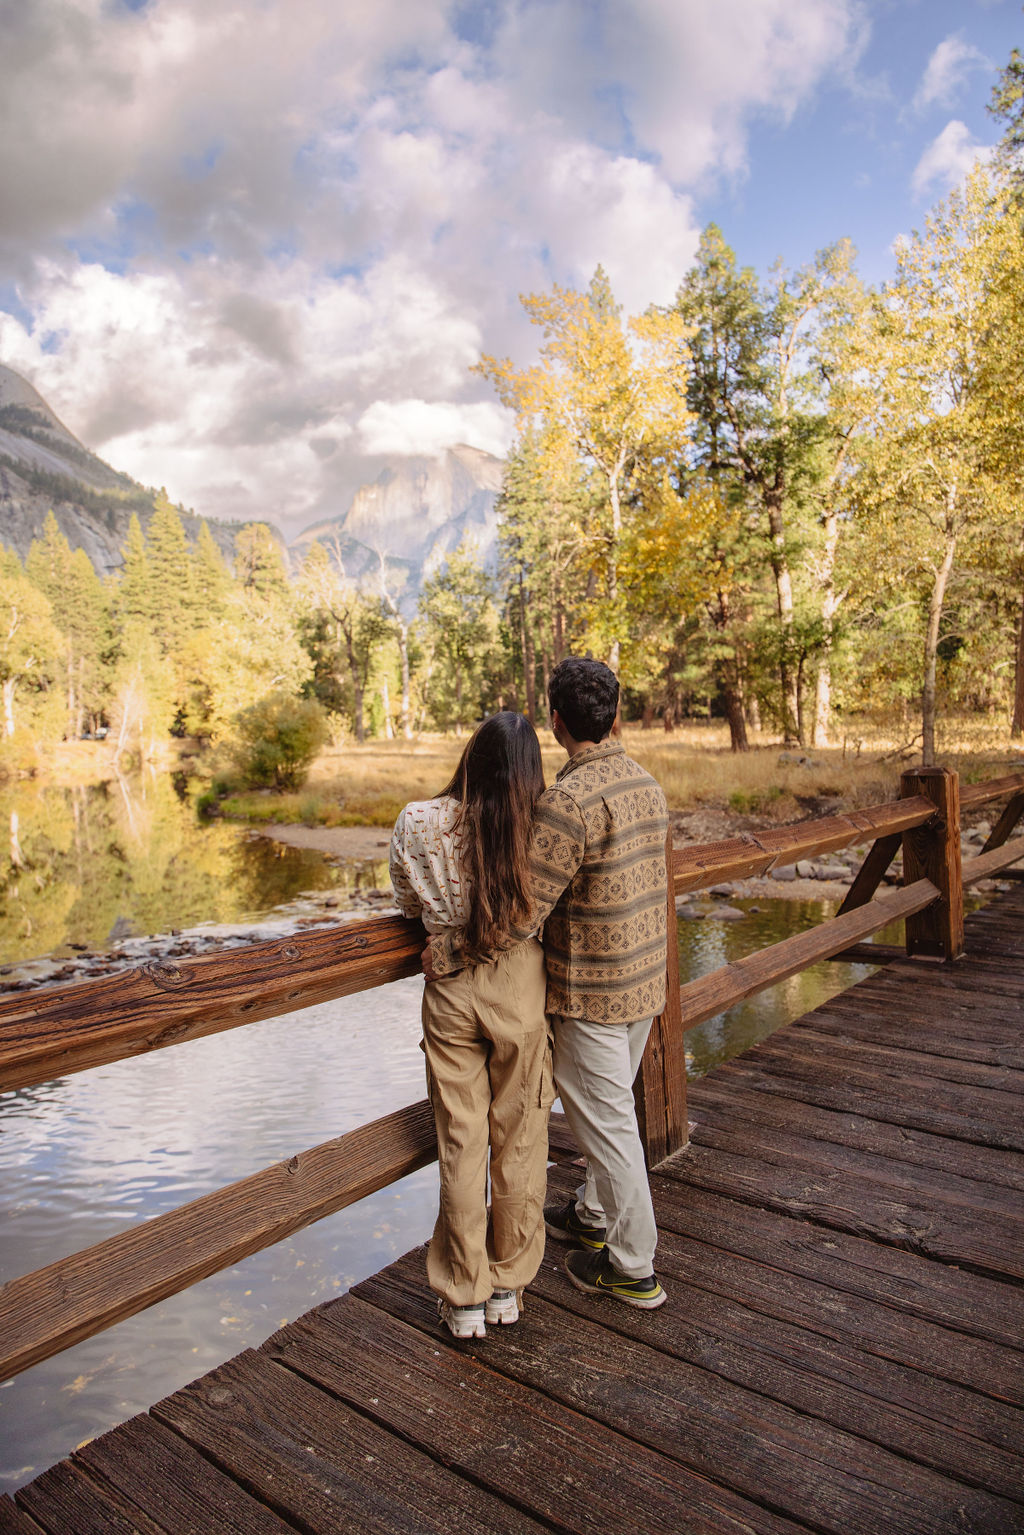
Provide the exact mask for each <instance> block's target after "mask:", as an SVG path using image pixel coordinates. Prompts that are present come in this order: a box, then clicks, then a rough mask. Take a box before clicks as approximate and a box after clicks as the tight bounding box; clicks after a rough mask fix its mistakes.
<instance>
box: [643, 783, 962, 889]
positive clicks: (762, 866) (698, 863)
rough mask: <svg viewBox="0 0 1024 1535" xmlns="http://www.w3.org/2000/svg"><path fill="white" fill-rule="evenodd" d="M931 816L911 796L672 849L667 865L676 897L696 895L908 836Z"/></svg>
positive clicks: (930, 809)
mask: <svg viewBox="0 0 1024 1535" xmlns="http://www.w3.org/2000/svg"><path fill="white" fill-rule="evenodd" d="M934 814H935V806H934V804H933V803H932V801H931V800H930V799H926V798H925V797H924V795H923V794H915V795H913V796H912V797H911V798H909V799H899V800H891V801H890V802H889V803H888V804H886V805H876V806H874V807H873V808H872V809H869V810H851V811H849V812H848V813H847V814H846V815H830V816H822V817H820V818H819V819H818V820H816V821H797V822H795V823H794V824H792V825H790V826H779V827H777V828H773V829H772V830H771V831H762V832H758V833H757V835H756V836H755V835H753V834H752V833H751V834H749V835H747V836H743V837H732V838H730V839H729V840H728V841H726V842H703V843H698V844H695V845H694V846H693V847H683V848H678V849H677V850H676V853H675V856H674V858H673V861H672V873H673V879H674V882H675V890H676V894H677V895H682V894H684V893H685V892H687V891H690V890H702V889H705V888H706V887H707V886H708V885H713V884H715V883H716V882H717V881H718V880H725V879H752V878H756V877H757V876H759V875H764V874H769V873H770V872H771V871H772V869H781V868H784V867H785V866H786V865H787V864H791V863H796V862H797V861H798V860H799V859H801V858H816V857H818V856H820V855H821V854H822V853H837V852H839V850H840V849H841V848H844V847H849V846H850V844H851V843H853V842H874V841H875V840H876V839H877V838H879V837H888V836H893V835H897V834H899V833H901V832H905V831H910V830H911V828H912V827H915V826H923V825H924V823H925V822H926V821H930V820H931V818H932V816H934Z"/></svg>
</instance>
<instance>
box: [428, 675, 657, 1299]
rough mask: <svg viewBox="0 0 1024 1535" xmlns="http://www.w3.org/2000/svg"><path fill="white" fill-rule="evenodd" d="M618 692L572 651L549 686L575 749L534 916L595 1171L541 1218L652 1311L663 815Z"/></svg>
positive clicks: (559, 1077)
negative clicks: (632, 747) (619, 718)
mask: <svg viewBox="0 0 1024 1535" xmlns="http://www.w3.org/2000/svg"><path fill="white" fill-rule="evenodd" d="M618 699H619V684H618V682H617V681H616V678H615V674H614V673H613V672H612V671H611V670H610V669H609V668H608V667H607V666H605V665H604V664H603V663H602V662H600V661H592V660H583V659H579V658H575V657H572V658H568V659H566V660H565V661H563V662H562V663H561V664H560V665H559V666H557V667H556V668H555V671H554V672H553V673H552V676H551V681H550V684H549V687H548V703H549V708H550V717H551V728H552V730H553V732H554V735H555V739H556V740H557V741H558V743H559V745H560V746H562V747H563V748H564V750H565V751H566V753H567V754H568V759H569V760H568V761H567V762H566V764H565V766H564V767H563V768H562V770H561V772H560V773H559V774H558V777H557V779H556V781H555V783H554V784H553V785H552V787H551V788H550V789H547V790H545V792H544V794H543V795H542V796H541V798H540V800H539V801H538V804H537V810H536V821H535V826H534V833H533V846H532V855H531V863H530V870H531V879H532V884H533V896H534V901H535V910H534V913H533V916H534V927H536V926H537V925H538V924H539V923H541V922H544V924H545V928H544V952H545V959H546V965H547V978H548V979H547V1011H548V1013H549V1015H550V1017H551V1022H552V1027H553V1032H554V1072H555V1084H556V1086H557V1088H558V1092H559V1096H560V1097H561V1100H562V1105H563V1107H564V1109H565V1113H566V1117H567V1119H568V1121H569V1126H570V1128H571V1130H572V1132H573V1135H574V1136H575V1138H576V1142H577V1144H578V1145H579V1146H580V1148H581V1150H582V1151H583V1152H584V1155H585V1156H586V1162H587V1171H586V1177H585V1180H584V1182H583V1184H582V1185H581V1187H580V1188H579V1189H578V1190H577V1191H576V1195H575V1196H574V1197H573V1198H572V1199H570V1200H569V1202H568V1204H567V1205H566V1206H565V1207H564V1208H557V1207H555V1208H549V1209H546V1210H545V1211H544V1220H545V1224H546V1226H547V1229H548V1232H549V1233H550V1235H551V1236H553V1237H555V1238H556V1240H558V1241H563V1242H572V1243H574V1244H576V1245H577V1247H578V1249H579V1250H577V1251H573V1252H570V1253H569V1254H568V1256H567V1258H566V1261H565V1266H566V1270H567V1272H568V1274H569V1278H570V1279H571V1280H572V1282H573V1284H574V1285H575V1286H576V1287H577V1289H580V1290H584V1291H587V1292H588V1293H590V1294H595V1295H611V1296H614V1297H615V1298H616V1299H618V1300H621V1301H625V1302H626V1303H627V1304H629V1305H632V1306H639V1307H642V1308H643V1309H645V1310H653V1309H654V1308H655V1307H657V1306H660V1305H663V1304H664V1302H665V1300H666V1295H665V1291H664V1290H663V1289H662V1286H661V1284H660V1283H659V1281H658V1279H657V1277H656V1275H655V1273H654V1251H655V1247H656V1245H657V1230H656V1227H655V1222H654V1207H653V1205H652V1203H651V1194H650V1188H649V1186H648V1182H647V1170H646V1166H645V1163H644V1154H643V1146H642V1144H641V1141H640V1133H639V1130H638V1128H637V1122H636V1111H635V1108H634V1104H633V1079H634V1077H635V1076H636V1073H637V1071H638V1070H639V1066H640V1059H641V1057H642V1055H643V1051H644V1046H645V1045H646V1043H647V1038H648V1035H649V1034H650V1031H651V1024H652V1022H653V1019H654V1017H655V1015H656V1014H658V1013H660V1012H661V1011H662V1010H663V1008H664V1005H665V944H666V920H665V919H666V869H665V837H666V833H667V830H668V812H667V808H666V805H665V796H664V794H663V793H662V791H661V789H660V788H659V786H658V784H657V783H656V782H655V780H654V779H653V778H652V777H651V776H650V774H649V773H646V772H645V771H644V769H643V768H641V767H639V766H638V764H637V763H635V762H634V761H633V760H632V759H631V758H630V757H628V756H627V755H626V752H625V750H624V748H623V747H622V745H621V744H620V743H619V742H618V741H613V740H611V739H610V734H611V729H612V725H613V724H614V721H615V714H616V710H617V707H618ZM523 936H525V935H523V934H510V941H512V942H517V941H521V939H522V937H523ZM424 968H425V969H426V970H427V973H428V975H430V976H432V977H437V976H441V975H447V974H449V973H451V972H452V971H453V970H457V969H459V968H460V959H459V953H458V934H445V935H441V936H438V937H435V938H433V939H431V942H430V949H429V955H425V956H424Z"/></svg>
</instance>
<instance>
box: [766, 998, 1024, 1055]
mask: <svg viewBox="0 0 1024 1535" xmlns="http://www.w3.org/2000/svg"><path fill="white" fill-rule="evenodd" d="M929 1000H930V999H922V998H919V997H916V996H915V997H913V998H910V997H908V998H907V1005H906V1006H905V1007H902V1008H900V1010H899V1016H898V1017H896V1018H894V1017H893V1008H892V1006H891V1005H885V1004H883V1003H882V1002H881V1000H879V999H878V998H873V997H864V996H859V995H853V996H851V995H850V994H849V993H843V992H840V993H839V995H838V996H835V997H832V998H830V1000H829V1001H828V1002H827V1003H825V1004H824V1005H823V1006H821V1007H819V1008H816V1009H815V1011H814V1012H813V1013H808V1014H807V1016H806V1020H805V1019H803V1018H798V1019H796V1020H795V1022H794V1023H793V1025H792V1027H793V1028H794V1029H802V1028H803V1027H804V1024H805V1021H806V1023H807V1025H808V1026H809V1027H810V1028H811V1029H813V1031H814V1033H815V1034H817V1035H821V1034H838V1035H843V1036H848V1037H850V1038H853V1039H859V1040H862V1041H863V1042H864V1043H866V1044H875V1045H881V1046H883V1047H885V1048H892V1047H894V1046H895V1045H897V1044H899V1042H900V1041H901V1040H906V1041H907V1043H908V1045H911V1046H912V1048H913V1049H914V1050H915V1051H918V1052H921V1053H923V1054H925V1055H938V1056H942V1057H945V1058H952V1059H956V1060H962V1061H977V1062H980V1063H982V1064H984V1065H989V1066H1011V1067H1013V1068H1014V1070H1015V1071H1018V1072H1021V1071H1024V1034H1022V1031H1021V1030H1020V1029H1019V1028H1014V1027H1013V1026H1011V1025H1008V1024H1007V1023H1006V1022H1005V1021H1003V1022H1000V1021H999V1020H998V1018H997V1017H995V1016H993V1014H992V1013H989V1012H987V1011H985V1010H983V1009H980V1008H977V1007H973V1008H956V1007H954V1006H952V1005H949V1006H945V1007H942V1008H941V1009H939V1008H937V1007H934V1006H929V1005H928V1001H929Z"/></svg>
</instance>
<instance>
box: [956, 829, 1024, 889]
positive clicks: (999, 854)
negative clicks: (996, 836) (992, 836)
mask: <svg viewBox="0 0 1024 1535" xmlns="http://www.w3.org/2000/svg"><path fill="white" fill-rule="evenodd" d="M1022 858H1024V837H1016V838H1015V839H1014V840H1013V841H1012V842H1004V843H1003V844H1002V846H1000V847H994V848H993V849H992V851H991V852H990V853H978V854H977V856H976V857H974V858H965V859H964V865H963V880H964V884H965V885H973V884H974V883H975V881H977V880H979V879H991V877H992V876H993V874H998V873H999V872H1000V870H1001V869H1008V868H1009V867H1010V865H1011V864H1013V863H1019V862H1020V860H1021V859H1022Z"/></svg>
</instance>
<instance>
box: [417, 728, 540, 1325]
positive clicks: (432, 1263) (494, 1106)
mask: <svg viewBox="0 0 1024 1535" xmlns="http://www.w3.org/2000/svg"><path fill="white" fill-rule="evenodd" d="M543 788H544V776H543V770H542V768H541V760H540V745H539V743H538V740H537V732H536V731H535V730H534V728H533V726H532V725H531V724H530V722H529V721H528V720H527V719H526V718H525V717H524V716H523V715H521V714H513V713H511V712H510V711H508V710H505V711H503V712H502V713H501V714H495V715H492V716H491V718H490V719H487V720H484V722H483V724H482V725H480V726H479V727H478V728H477V730H476V731H475V732H474V734H473V736H472V738H471V740H470V742H469V744H468V746H467V747H466V749H465V751H464V752H463V754H462V760H461V761H460V763H459V765H458V767H457V768H456V770H455V776H454V777H453V778H452V781H451V783H449V784H448V785H447V787H446V788H445V789H444V790H442V792H441V793H440V794H439V795H438V796H437V798H436V799H432V800H421V801H417V802H415V803H413V804H411V805H406V807H405V809H404V810H403V811H402V813H401V815H400V816H399V817H398V820H397V822H396V823H395V831H394V836H393V837H392V839H391V881H392V884H393V885H394V887H395V896H396V899H397V901H398V905H399V907H400V909H401V911H402V912H403V914H404V915H405V916H407V917H422V918H423V924H424V926H425V927H426V928H427V930H428V932H431V933H436V932H442V931H443V930H444V929H445V928H450V927H454V928H461V929H463V930H464V939H463V950H464V952H465V953H466V954H467V955H468V956H469V958H470V961H471V962H470V963H469V964H468V965H467V966H466V968H465V969H464V970H461V971H459V972H458V973H457V974H455V975H449V976H445V977H444V978H443V979H441V980H437V981H428V982H427V984H426V987H425V990H424V993H423V1049H424V1051H425V1053H426V1057H427V1087H428V1090H429V1093H430V1101H431V1105H432V1106H433V1110H434V1120H435V1123H436V1125H437V1147H438V1162H439V1165H440V1169H441V1203H440V1209H439V1211H438V1216H437V1224H436V1226H435V1227H434V1235H433V1239H432V1240H431V1243H430V1249H429V1252H428V1254H427V1279H428V1281H429V1283H430V1287H431V1289H432V1290H433V1291H434V1292H435V1293H436V1294H437V1296H438V1310H439V1312H440V1315H441V1317H442V1319H443V1320H444V1322H445V1323H446V1324H447V1326H448V1328H449V1330H450V1331H451V1332H452V1334H453V1335H454V1336H455V1337H456V1338H482V1337H484V1336H485V1335H486V1334H485V1322H491V1323H502V1324H508V1323H511V1322H516V1321H518V1319H519V1311H520V1308H521V1305H522V1291H523V1289H524V1287H525V1286H526V1285H528V1284H529V1283H530V1281H531V1280H532V1279H533V1277H534V1275H535V1274H536V1272H537V1270H538V1268H539V1267H540V1261H541V1258H542V1257H543V1253H544V1223H543V1216H542V1211H543V1205H544V1192H545V1183H546V1170H547V1145H548V1142H547V1120H548V1111H549V1109H550V1107H551V1103H552V1100H553V1097H554V1089H553V1087H552V1081H551V1049H550V1044H549V1039H548V1027H547V1018H546V1015H545V1012H544V997H545V974H544V955H543V951H542V949H541V946H540V943H539V942H538V941H537V939H536V937H532V938H529V939H527V940H526V941H525V942H524V943H520V944H519V945H518V946H517V947H515V948H513V949H508V950H506V951H505V952H503V953H500V954H497V957H495V951H496V948H497V945H498V943H499V942H500V940H501V939H502V937H503V936H504V935H505V934H507V933H508V932H510V931H512V930H515V929H517V928H518V929H519V930H520V931H527V930H528V916H529V909H530V900H529V850H530V834H531V827H532V819H533V807H534V805H535V803H536V801H537V798H538V796H539V795H540V793H541V792H542V790H543ZM488 1149H489V1150H490V1181H491V1205H490V1219H489V1220H488V1208H487V1156H488Z"/></svg>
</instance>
